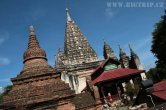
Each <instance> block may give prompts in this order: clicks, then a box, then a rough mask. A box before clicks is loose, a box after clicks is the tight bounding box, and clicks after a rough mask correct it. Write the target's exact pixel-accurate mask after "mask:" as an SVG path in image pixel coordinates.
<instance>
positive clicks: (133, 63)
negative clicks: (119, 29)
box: [129, 44, 141, 69]
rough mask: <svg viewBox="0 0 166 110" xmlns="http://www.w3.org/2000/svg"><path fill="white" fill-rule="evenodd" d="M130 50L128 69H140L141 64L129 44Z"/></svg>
mask: <svg viewBox="0 0 166 110" xmlns="http://www.w3.org/2000/svg"><path fill="white" fill-rule="evenodd" d="M129 49H130V68H134V69H141V67H140V66H141V64H140V60H139V57H138V55H137V54H136V53H135V52H134V51H133V49H132V48H131V46H130V44H129Z"/></svg>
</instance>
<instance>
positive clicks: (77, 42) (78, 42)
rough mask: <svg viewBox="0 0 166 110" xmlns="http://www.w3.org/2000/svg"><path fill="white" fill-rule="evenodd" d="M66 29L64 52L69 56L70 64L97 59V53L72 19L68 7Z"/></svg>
mask: <svg viewBox="0 0 166 110" xmlns="http://www.w3.org/2000/svg"><path fill="white" fill-rule="evenodd" d="M66 16H67V22H66V30H65V44H64V46H65V47H64V53H65V55H66V57H67V58H68V64H70V65H74V64H82V63H86V62H94V61H97V60H98V58H97V55H96V53H95V51H94V50H93V48H92V47H91V46H90V44H89V42H88V41H87V39H86V38H85V36H84V35H83V34H82V32H81V31H80V29H79V27H78V26H77V24H76V23H75V22H74V21H73V20H72V19H71V17H70V15H69V10H68V9H67V8H66Z"/></svg>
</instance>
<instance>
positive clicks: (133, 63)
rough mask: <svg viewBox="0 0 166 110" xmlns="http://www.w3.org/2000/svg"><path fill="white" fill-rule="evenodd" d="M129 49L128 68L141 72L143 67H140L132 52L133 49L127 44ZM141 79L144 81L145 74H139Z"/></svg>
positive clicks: (136, 57) (135, 55)
mask: <svg viewBox="0 0 166 110" xmlns="http://www.w3.org/2000/svg"><path fill="white" fill-rule="evenodd" d="M129 49H130V61H129V62H130V63H129V64H130V65H129V67H130V68H133V69H138V70H143V67H142V65H141V63H140V60H139V57H138V55H137V54H136V53H135V52H134V51H133V49H132V48H131V46H130V44H129ZM141 77H142V80H145V79H146V74H145V73H141Z"/></svg>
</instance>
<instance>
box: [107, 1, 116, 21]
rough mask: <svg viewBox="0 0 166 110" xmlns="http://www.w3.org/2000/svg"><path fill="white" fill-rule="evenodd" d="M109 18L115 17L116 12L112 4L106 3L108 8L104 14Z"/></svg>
mask: <svg viewBox="0 0 166 110" xmlns="http://www.w3.org/2000/svg"><path fill="white" fill-rule="evenodd" d="M104 14H105V15H106V16H107V17H108V18H112V17H113V16H114V14H115V13H114V11H113V10H112V8H111V6H110V2H106V8H105V13H104Z"/></svg>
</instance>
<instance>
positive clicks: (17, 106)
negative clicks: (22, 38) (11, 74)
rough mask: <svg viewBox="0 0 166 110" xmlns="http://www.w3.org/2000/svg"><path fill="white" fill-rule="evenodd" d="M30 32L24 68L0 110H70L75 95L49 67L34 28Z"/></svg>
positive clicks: (14, 80) (13, 81)
mask: <svg viewBox="0 0 166 110" xmlns="http://www.w3.org/2000/svg"><path fill="white" fill-rule="evenodd" d="M29 31H30V37H29V43H28V48H27V50H26V51H25V52H24V62H23V63H24V67H23V69H22V71H21V72H20V74H19V75H17V77H15V78H12V79H11V81H12V83H13V86H12V89H11V90H10V91H9V93H8V94H7V95H5V96H4V97H3V104H2V105H1V107H0V108H3V109H7V110H8V109H10V110H32V109H33V110H41V109H42V110H43V109H49V108H54V109H58V108H62V107H67V108H71V98H73V97H74V96H75V93H74V91H73V90H71V89H70V87H69V85H68V84H66V83H65V82H63V81H62V80H61V79H60V75H59V74H57V73H56V70H55V69H54V68H53V67H51V66H50V65H49V64H48V63H47V58H46V53H45V51H44V50H43V49H42V48H41V47H40V45H39V42H38V40H37V38H36V35H35V32H34V28H33V26H30V29H29ZM69 110H70V109H69Z"/></svg>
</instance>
